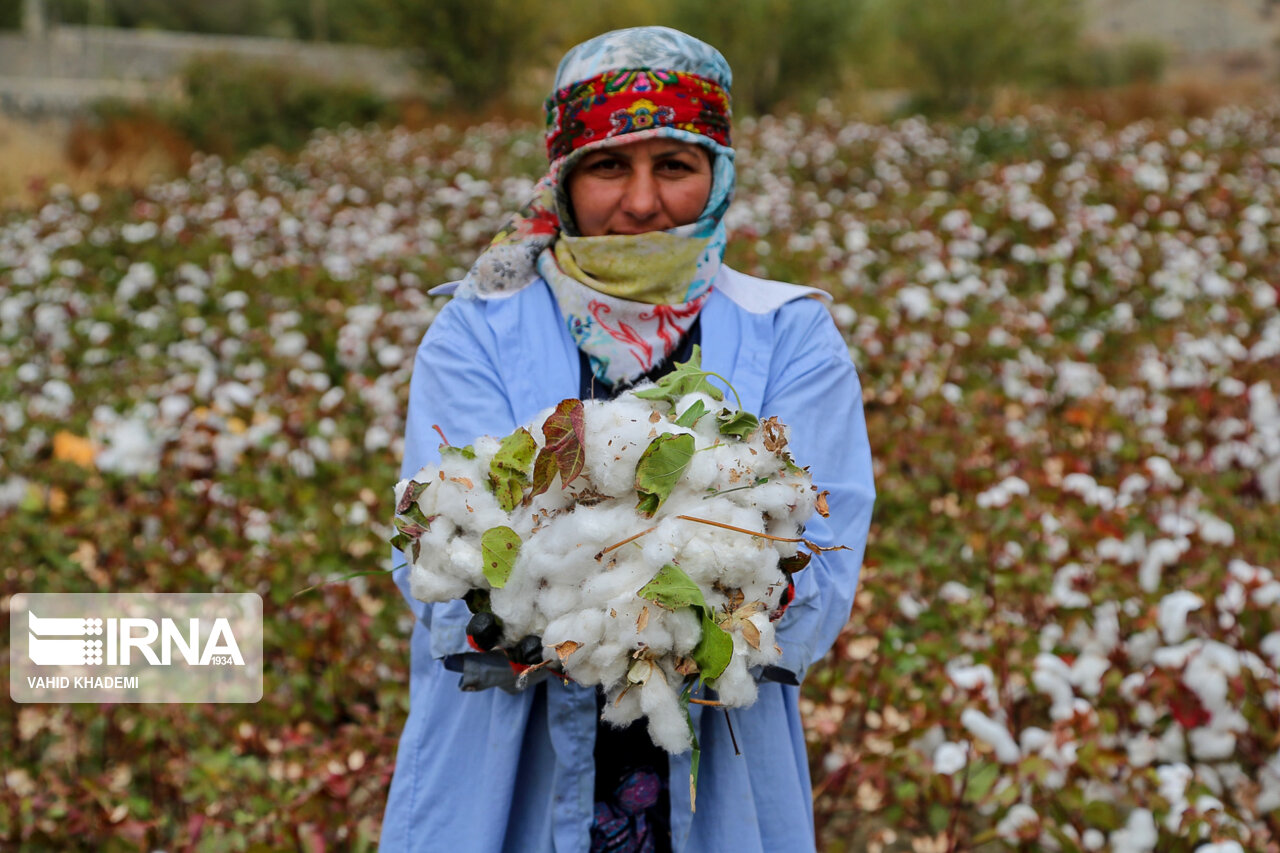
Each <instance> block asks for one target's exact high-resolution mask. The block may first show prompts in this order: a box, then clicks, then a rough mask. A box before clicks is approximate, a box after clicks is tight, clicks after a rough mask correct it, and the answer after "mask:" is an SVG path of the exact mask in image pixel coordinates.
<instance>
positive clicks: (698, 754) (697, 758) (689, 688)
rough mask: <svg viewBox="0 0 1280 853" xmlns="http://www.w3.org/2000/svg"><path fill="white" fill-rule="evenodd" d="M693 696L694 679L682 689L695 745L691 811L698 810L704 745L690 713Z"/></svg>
mask: <svg viewBox="0 0 1280 853" xmlns="http://www.w3.org/2000/svg"><path fill="white" fill-rule="evenodd" d="M692 697H693V679H690V680H689V681H687V682H685V685H684V689H683V690H681V691H680V708H681V709H682V710H683V711H684V721H685V722H686V723H688V724H689V740H690V742H691V743H692V745H693V754H692V755H691V756H690V760H689V811H694V812H696V811H697V810H698V765H699V764H700V763H701V761H702V746H701V745H700V744H699V743H698V731H697V729H695V728H694V727H693V715H692V714H690V713H689V700H690V699H691V698H692Z"/></svg>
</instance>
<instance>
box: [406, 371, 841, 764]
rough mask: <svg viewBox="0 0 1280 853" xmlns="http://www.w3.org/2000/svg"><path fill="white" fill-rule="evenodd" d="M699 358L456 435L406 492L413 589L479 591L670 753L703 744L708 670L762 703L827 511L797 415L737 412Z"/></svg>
mask: <svg viewBox="0 0 1280 853" xmlns="http://www.w3.org/2000/svg"><path fill="white" fill-rule="evenodd" d="M697 355H698V354H697V351H696V349H695V355H694V359H693V360H692V361H690V363H688V364H685V365H679V366H678V367H677V369H676V371H675V372H673V373H672V374H670V375H669V376H667V377H666V378H665V379H663V380H662V381H661V382H660V383H658V384H657V385H651V386H647V387H644V388H641V389H638V390H634V391H628V392H625V393H623V394H622V395H620V396H619V397H617V398H616V399H614V400H611V401H608V402H602V401H591V402H586V403H584V402H582V401H580V400H565V401H563V402H562V403H560V404H559V405H558V406H556V407H555V408H554V409H552V410H549V411H548V412H544V413H543V414H542V415H540V416H539V417H538V418H536V419H535V421H534V424H533V425H532V426H530V427H521V428H520V429H517V430H516V431H515V432H513V433H512V434H511V435H509V436H506V437H505V438H502V439H497V438H493V437H489V436H484V437H481V438H479V439H477V440H476V441H475V442H474V444H473V445H471V446H468V447H462V448H456V447H450V446H447V445H446V446H443V447H442V448H441V460H440V463H439V464H437V465H428V466H427V467H425V468H423V469H422V470H421V471H419V472H418V473H417V474H416V475H415V476H414V477H413V478H411V479H408V480H402V481H401V482H400V483H399V484H398V485H397V487H396V502H397V512H398V513H399V516H398V517H397V519H396V525H397V528H398V530H399V533H398V534H397V536H396V538H395V539H394V540H393V542H394V544H396V545H397V546H398V547H400V548H401V549H402V550H403V551H404V552H405V553H406V555H407V556H408V557H409V561H410V566H411V568H410V586H411V589H412V592H413V595H414V596H415V597H417V598H419V599H421V600H423V601H447V600H450V599H456V598H466V600H467V602H468V604H469V605H470V606H471V607H472V608H473V610H477V611H486V610H487V612H490V613H491V614H492V616H493V617H495V619H496V622H497V623H498V624H500V626H501V631H502V639H503V641H504V642H505V643H506V644H507V645H508V646H514V645H515V644H517V643H518V642H519V641H520V640H522V639H523V638H525V637H528V636H530V635H534V636H537V637H540V638H541V642H542V643H543V651H544V658H543V661H542V662H540V663H539V664H538V665H539V666H545V665H555V666H558V667H559V668H560V669H561V670H562V672H563V675H564V676H565V677H567V678H571V679H573V680H574V681H577V682H578V683H580V684H587V685H599V686H600V687H602V688H603V689H604V690H605V693H606V696H607V699H608V701H607V702H606V703H605V710H604V714H603V716H604V718H605V719H606V720H609V721H611V722H613V723H615V724H617V725H624V724H627V723H629V722H631V721H633V720H635V719H638V718H639V717H641V716H645V717H647V719H648V726H649V733H650V736H651V738H652V739H653V741H654V743H656V744H658V745H659V746H661V747H663V748H665V749H666V750H668V751H670V752H681V751H684V750H686V749H689V748H690V746H691V733H690V727H689V725H688V716H687V703H688V700H689V698H690V694H691V692H692V690H693V688H694V686H695V685H696V684H697V683H698V682H701V683H703V684H706V685H707V686H710V687H713V688H714V689H715V690H716V692H717V694H718V701H719V702H720V703H721V704H722V705H725V706H732V707H741V706H745V705H749V704H751V703H752V702H754V701H755V699H756V685H755V681H754V679H753V677H752V675H751V672H750V670H751V668H753V667H758V666H764V665H768V664H771V663H773V662H775V661H776V660H777V659H778V657H779V656H780V654H781V651H780V649H779V648H778V647H777V646H776V645H775V643H774V620H775V619H776V618H777V617H778V616H780V615H781V612H782V610H783V609H785V604H786V601H787V600H788V598H789V595H788V588H789V582H788V576H789V573H790V572H792V571H797V570H798V569H800V568H803V566H804V565H805V563H807V562H808V559H809V555H808V554H806V553H802V552H800V551H799V549H798V544H799V543H802V542H804V540H803V539H802V538H800V533H801V531H802V529H803V524H804V522H805V520H806V519H807V518H808V517H809V516H810V515H811V514H812V513H813V512H814V511H815V509H817V510H819V511H823V512H825V501H824V500H823V496H821V495H819V494H817V493H816V490H815V487H814V486H813V483H812V480H811V479H810V477H809V475H808V472H806V471H805V470H804V469H802V468H799V467H797V466H796V465H795V463H794V462H793V461H792V458H791V456H790V454H789V453H788V452H787V450H786V443H787V429H786V427H785V426H783V425H782V424H780V423H778V422H777V420H776V419H769V420H766V421H764V422H763V423H761V422H760V421H759V420H758V419H757V418H756V417H755V416H754V415H751V414H749V413H746V412H744V411H742V410H741V408H740V407H739V408H737V409H733V408H728V407H724V406H723V405H722V404H721V403H722V401H723V399H724V395H723V393H722V392H721V391H720V390H719V388H717V387H716V386H715V385H713V384H712V383H711V382H709V381H708V377H709V376H710V374H707V373H704V372H703V371H702V370H701V369H700V368H699V366H698V363H697ZM538 424H541V428H540V429H538V428H537V425H538ZM537 433H540V434H541V435H540V436H539V435H537ZM557 484H558V487H556V486H557ZM810 547H813V546H810ZM474 590H479V591H482V592H481V593H480V594H479V595H476V594H474V593H473V591H474ZM551 650H554V653H553V652H552V651H551Z"/></svg>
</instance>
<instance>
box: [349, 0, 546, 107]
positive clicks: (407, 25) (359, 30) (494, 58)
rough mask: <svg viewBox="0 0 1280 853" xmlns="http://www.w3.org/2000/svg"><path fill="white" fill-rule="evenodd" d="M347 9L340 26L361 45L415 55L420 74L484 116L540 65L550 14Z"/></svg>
mask: <svg viewBox="0 0 1280 853" xmlns="http://www.w3.org/2000/svg"><path fill="white" fill-rule="evenodd" d="M343 5H344V6H345V7H346V10H345V14H344V15H343V17H342V18H341V23H342V24H347V25H351V26H353V27H355V29H354V31H351V30H348V32H351V34H352V35H355V36H357V37H359V39H360V40H361V41H369V42H374V43H382V44H387V45H394V46H398V47H410V48H414V49H416V50H417V51H418V59H419V64H420V65H421V67H422V70H423V71H424V72H426V73H427V74H428V75H430V76H432V77H436V78H440V79H441V80H443V81H445V82H447V84H448V86H449V88H450V89H451V90H452V94H453V100H454V102H455V104H456V105H457V106H459V107H462V108H464V109H478V108H480V107H482V106H484V105H485V104H487V103H488V102H490V101H492V100H494V99H495V98H497V97H498V96H500V95H502V94H503V93H504V92H505V91H506V89H507V87H508V86H509V85H510V83H511V81H512V78H513V77H514V76H515V73H516V70H517V69H522V68H527V67H529V66H530V65H531V64H533V63H534V62H537V61H538V60H540V58H541V51H540V50H538V48H539V46H540V45H541V43H542V41H543V36H544V33H545V27H544V25H543V22H544V20H545V17H546V10H545V9H540V8H539V5H540V4H536V3H529V2H527V0H430V2H423V0H351V2H349V3H346V4H343ZM356 18H360V19H361V20H360V21H355V20H353V19H356ZM338 23H339V21H335V29H338V28H339V27H338V26H337V24H338ZM341 28H342V29H346V27H345V26H344V27H341Z"/></svg>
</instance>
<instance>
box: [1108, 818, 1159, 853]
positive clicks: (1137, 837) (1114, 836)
mask: <svg viewBox="0 0 1280 853" xmlns="http://www.w3.org/2000/svg"><path fill="white" fill-rule="evenodd" d="M1110 840H1111V850H1112V853H1151V851H1153V850H1155V849H1156V842H1157V841H1158V840H1159V835H1158V834H1157V833H1156V819H1155V818H1154V817H1153V816H1152V814H1151V812H1150V811H1149V810H1148V809H1134V810H1133V811H1131V812H1129V819H1128V820H1126V821H1125V825H1124V828H1123V829H1117V830H1116V831H1115V832H1113V833H1111V839H1110Z"/></svg>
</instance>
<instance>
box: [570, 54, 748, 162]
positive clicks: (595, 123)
mask: <svg viewBox="0 0 1280 853" xmlns="http://www.w3.org/2000/svg"><path fill="white" fill-rule="evenodd" d="M546 110H547V157H548V158H549V159H551V160H552V161H555V160H558V159H559V158H561V157H563V156H564V155H566V154H568V153H569V152H571V151H576V150H577V149H579V148H581V147H582V146H584V145H586V144H588V143H591V142H596V141H598V140H601V139H608V138H610V137H613V136H621V135H623V134H626V133H635V132H636V131H640V130H649V129H651V128H655V127H671V128H677V129H680V130H688V131H692V132H693V133H697V134H701V135H702V136H705V137H707V138H709V139H711V140H714V141H715V142H718V143H720V144H721V145H724V146H725V147H728V146H729V144H730V143H729V115H730V113H729V93H728V92H726V91H725V90H724V88H723V87H721V86H720V85H719V84H717V83H715V82H713V81H711V80H708V79H706V78H705V77H699V76H698V75H696V74H689V73H687V72H684V71H657V70H653V69H646V68H642V69H631V70H625V69H624V70H620V71H606V72H605V73H603V74H601V75H599V76H598V77H592V78H591V79H589V80H583V81H582V82H580V83H573V84H572V85H569V86H565V87H564V88H563V89H560V90H558V91H557V92H555V93H554V94H552V96H551V97H549V98H547V103H546Z"/></svg>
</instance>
